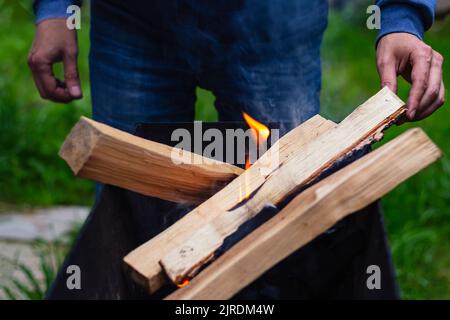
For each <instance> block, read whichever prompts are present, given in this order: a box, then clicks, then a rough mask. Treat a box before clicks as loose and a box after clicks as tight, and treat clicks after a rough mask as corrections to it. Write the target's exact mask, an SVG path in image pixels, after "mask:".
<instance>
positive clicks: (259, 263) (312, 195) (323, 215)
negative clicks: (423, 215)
mask: <svg viewBox="0 0 450 320" xmlns="http://www.w3.org/2000/svg"><path fill="white" fill-rule="evenodd" d="M440 156H441V152H440V150H439V149H438V148H437V147H436V146H435V145H434V144H433V142H432V141H431V140H430V139H429V138H428V137H427V136H426V135H425V133H424V132H423V131H422V130H420V129H411V130H409V131H407V132H406V133H404V134H403V135H401V136H399V137H397V138H396V139H394V140H392V141H390V142H389V143H387V144H385V145H384V146H382V147H380V148H378V149H377V150H375V151H373V152H372V153H370V154H368V155H366V156H364V157H363V158H361V159H359V160H357V161H355V162H353V163H352V164H350V165H348V166H347V167H345V168H344V169H342V170H340V171H338V172H336V173H334V174H333V175H331V176H329V177H327V178H325V179H324V180H322V181H321V182H319V183H317V184H316V185H314V186H312V187H310V188H308V189H306V190H305V191H303V192H302V193H301V194H300V195H298V196H297V197H295V198H294V199H293V200H292V201H291V202H290V203H289V204H288V205H287V206H286V207H285V208H284V209H283V210H281V211H280V212H279V213H278V214H277V215H276V216H275V217H273V218H272V219H270V220H269V221H268V222H266V223H265V224H263V225H262V226H261V227H259V228H258V229H257V230H255V231H254V232H252V233H251V234H250V235H248V236H247V237H246V238H244V239H243V240H242V241H240V242H239V243H238V244H237V245H235V246H234V247H232V248H231V249H230V250H228V251H227V252H226V253H225V254H224V255H223V256H221V257H219V258H218V259H217V260H216V261H214V262H213V263H212V264H211V265H210V266H209V267H207V268H206V269H205V270H203V271H202V272H201V273H200V274H199V275H198V276H197V277H196V278H194V279H193V280H192V281H191V282H190V283H189V284H188V285H187V286H186V287H184V288H182V289H178V290H177V291H175V292H174V293H173V294H171V295H170V296H168V297H167V299H229V298H231V297H232V296H233V295H234V294H236V293H237V292H239V291H240V290H241V289H242V288H244V287H245V286H247V285H248V284H250V283H251V282H253V281H254V280H256V279H257V278H258V277H259V276H260V275H262V274H263V273H264V272H265V271H266V270H268V269H269V268H271V267H272V266H274V265H275V264H276V263H278V262H279V261H281V260H282V259H284V258H285V257H287V256H289V255H290V254H291V253H293V252H294V251H296V250H297V249H298V248H300V247H302V246H304V245H305V244H307V243H308V242H309V241H311V240H313V239H314V238H315V237H317V236H318V235H320V234H321V233H323V232H324V231H326V230H327V229H329V228H330V227H332V226H333V225H334V224H335V223H336V222H338V221H339V220H340V219H342V218H344V217H345V216H347V215H348V214H350V213H352V212H355V211H358V210H360V209H362V208H364V207H365V206H367V205H369V204H370V203H372V202H373V201H375V200H377V199H378V198H380V197H381V196H383V195H384V194H386V193H387V192H389V191H390V190H392V189H393V188H395V187H396V186H397V185H398V184H400V183H401V182H402V181H404V180H406V179H407V178H409V177H410V176H412V175H414V174H415V173H417V172H418V171H420V170H421V169H423V168H425V167H426V166H428V165H429V164H430V163H432V162H434V161H435V160H436V159H438V158H439V157H440Z"/></svg>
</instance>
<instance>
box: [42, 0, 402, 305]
mask: <svg viewBox="0 0 450 320" xmlns="http://www.w3.org/2000/svg"><path fill="white" fill-rule="evenodd" d="M124 3H125V1H121V0H120V1H119V0H110V1H104V0H93V1H92V2H91V6H92V10H91V12H92V14H91V51H90V76H91V94H92V104H93V116H94V118H95V119H96V120H98V121H100V122H104V123H107V124H109V125H111V126H114V127H117V128H119V129H122V130H126V131H128V132H133V131H134V129H135V125H136V124H137V123H140V122H147V123H152V122H153V123H154V122H186V121H192V120H193V119H194V104H195V88H196V87H197V86H200V87H203V88H205V89H208V90H211V91H212V92H213V93H214V94H215V96H216V101H215V107H216V108H217V110H218V113H219V120H221V121H241V120H242V115H241V111H245V112H247V113H249V114H250V115H251V116H253V117H254V118H256V119H257V120H260V121H262V122H266V123H269V122H278V123H280V128H281V134H283V133H285V132H286V131H288V130H290V129H291V128H292V127H293V126H295V125H297V124H299V123H301V122H303V121H305V120H307V119H308V118H310V117H312V116H313V115H315V114H317V113H318V112H319V93H320V87H321V66H320V45H321V41H322V36H323V31H324V30H325V28H326V24H327V1H326V0H314V1H310V0H308V1H302V0H296V1H294V0H292V1H261V0H247V1H244V0H236V1H230V0H228V1H225V0H216V1H201V0H196V1H194V0H167V1H162V0H161V1H159V0H156V1H147V2H144V1H138V0H128V1H126V4H124ZM145 3H146V4H145ZM111 190H113V189H111V188H110V189H108V188H106V192H104V193H103V197H102V198H103V202H102V201H100V203H98V206H97V207H98V208H97V209H96V210H94V211H93V212H92V214H91V218H90V219H89V220H88V223H87V224H86V225H85V227H84V229H83V230H84V232H83V235H82V236H81V237H80V240H79V242H78V244H77V246H75V248H74V249H73V251H72V255H71V257H72V258H69V260H68V261H69V262H70V261H72V260H73V261H75V262H77V261H78V260H80V261H85V263H84V264H83V266H84V267H83V268H92V266H93V265H97V264H100V263H103V264H105V265H109V266H117V265H119V264H120V263H121V259H122V257H123V255H124V254H126V253H127V252H126V250H125V249H123V252H122V251H118V250H119V246H117V245H116V244H114V241H113V242H111V241H110V240H111V239H110V238H109V236H107V235H105V237H104V238H101V237H98V235H97V232H98V230H97V229H98V227H97V226H96V225H95V224H93V221H96V220H95V219H97V220H98V219H100V220H101V223H100V225H102V228H103V230H106V229H105V228H109V229H108V230H115V232H116V234H119V231H118V230H121V228H123V226H124V225H128V224H130V225H132V226H133V228H132V229H133V230H135V231H134V233H133V234H130V232H129V231H126V230H125V231H124V230H122V231H123V232H122V233H121V234H120V237H123V239H126V238H129V237H133V238H137V239H139V240H138V241H136V242H133V247H135V246H138V245H140V244H141V243H143V242H144V241H146V240H148V239H149V238H151V237H153V236H155V235H156V234H157V233H159V232H161V231H162V230H164V229H165V228H167V227H168V226H169V225H170V223H173V222H174V221H176V219H177V218H179V217H180V215H182V214H184V213H185V212H184V213H183V212H180V213H174V214H173V217H172V218H173V219H171V218H170V217H171V216H170V215H169V211H170V210H171V209H170V208H168V207H167V206H166V205H167V203H163V202H162V201H161V200H158V199H151V198H148V197H142V196H140V195H137V194H134V193H126V192H125V193H124V191H123V192H122V193H121V194H122V196H124V195H128V197H129V198H130V199H131V200H128V202H129V203H131V204H133V203H134V204H136V205H135V207H134V209H132V210H131V209H130V210H128V211H127V212H126V214H125V215H124V214H121V215H119V217H120V219H122V220H124V221H125V220H126V221H128V222H126V223H125V222H124V221H122V220H120V219H119V218H115V219H111V221H110V223H109V224H108V223H107V221H109V220H107V217H109V216H110V213H111V212H109V211H108V210H109V209H108V210H106V211H108V212H103V211H104V210H103V209H101V208H103V206H106V207H108V208H109V207H110V206H111V204H112V203H113V200H112V199H110V198H108V195H109V196H111V192H112V191H111ZM114 192H117V191H114ZM125 202H126V201H124V203H125ZM143 203H146V205H145V206H144V205H143ZM124 206H125V204H124ZM160 206H162V207H164V208H165V209H164V214H161V215H155V214H154V213H155V212H153V215H151V214H149V210H150V209H149V208H159V207H160ZM99 208H100V209H101V210H100V209H99ZM136 208H137V209H136ZM139 208H145V210H139ZM154 211H155V210H154ZM156 211H158V210H156ZM102 212H103V213H102ZM101 214H104V215H106V218H105V217H101V216H100V217H99V215H101ZM96 215H97V216H96ZM168 221H169V222H168ZM91 237H93V238H96V239H98V241H94V242H96V243H97V242H98V250H99V251H98V252H104V251H105V250H104V247H108V248H110V250H107V252H108V253H111V255H110V256H108V257H105V258H104V259H102V260H99V259H97V256H98V254H97V251H95V250H94V248H93V245H92V243H93V241H92V239H91ZM123 239H122V240H123ZM115 240H116V241H119V239H118V238H117V239H115ZM122 240H120V241H122ZM102 241H103V242H102ZM86 243H89V246H90V248H91V249H92V250H90V252H91V254H88V253H86V250H84V249H83V248H84V246H85V245H86ZM100 244H101V245H100ZM274 245H276V244H274ZM128 250H129V248H128ZM70 259H72V260H70ZM77 259H78V260H77ZM73 261H72V262H73ZM77 264H78V262H77ZM370 264H376V265H380V267H381V268H382V270H384V272H385V273H384V277H383V290H382V291H380V292H375V291H370V290H368V289H367V288H366V287H365V277H366V273H365V270H366V268H367V266H368V265H370ZM97 269H98V270H103V268H97ZM83 270H85V269H83ZM92 272H93V276H92V277H91V278H92V284H91V286H92V290H91V291H92V292H85V293H83V294H85V297H90V296H91V295H93V296H98V292H97V291H96V288H97V287H101V288H104V287H105V286H106V287H108V285H109V284H110V283H112V282H111V279H109V278H108V279H106V280H105V279H103V278H102V277H101V276H100V275H97V274H96V273H95V270H94V271H92ZM94 275H95V276H94ZM63 276H64V274H63V275H61V276H60V278H61V279H63ZM111 276H113V277H116V278H114V281H117V283H122V280H123V279H122V278H121V276H120V275H115V274H114V275H111ZM393 277H394V273H393V271H392V266H391V262H390V256H389V251H388V249H387V243H386V236H385V234H384V227H383V222H382V216H381V211H380V210H379V208H378V206H377V205H376V204H374V205H372V206H370V207H369V208H368V209H365V210H362V212H361V213H359V214H356V215H352V216H351V217H349V218H347V219H346V220H344V221H343V222H341V223H339V224H338V226H337V227H336V228H334V229H333V232H328V233H325V234H324V235H322V236H320V237H319V238H318V239H316V240H314V241H313V242H312V243H311V244H309V245H308V246H306V247H305V248H302V249H300V250H297V251H296V252H295V253H294V254H292V255H291V256H290V257H288V258H286V259H285V260H284V261H283V262H281V263H280V264H278V265H277V266H276V267H274V268H272V269H271V270H269V271H267V272H266V273H265V274H264V275H263V276H262V277H261V278H260V279H259V280H257V281H255V282H254V283H253V284H252V285H250V286H248V287H247V288H246V289H244V290H243V291H242V292H240V293H239V294H238V295H237V297H238V298H251V299H257V298H258V299H261V298H279V299H280V298H281V299H292V298H303V299H307V298H320V297H321V298H327V297H328V298H361V299H364V298H365V299H377V298H378V299H379V298H384V299H390V298H395V297H397V289H396V286H395V281H394V279H393ZM96 281H97V282H98V284H97V282H96ZM114 281H113V282H114ZM64 283H65V282H64V281H63V280H61V281H59V282H58V281H57V284H56V285H55V286H54V289H53V291H52V292H51V293H50V294H49V297H67V296H66V295H67V294H68V293H67V290H66V289H65V287H64ZM105 283H106V284H107V285H105ZM89 288H90V287H89ZM89 290H90V289H89ZM105 290H106V289H105ZM127 290H128V289H125V288H122V287H120V289H117V290H110V291H111V292H108V293H107V294H105V295H104V297H110V296H114V297H116V296H117V294H118V293H117V292H116V291H118V292H119V293H123V295H124V297H138V296H139V295H135V293H134V292H133V293H129V292H128V291H127ZM69 294H70V296H71V297H72V295H73V293H69ZM120 296H122V295H120Z"/></svg>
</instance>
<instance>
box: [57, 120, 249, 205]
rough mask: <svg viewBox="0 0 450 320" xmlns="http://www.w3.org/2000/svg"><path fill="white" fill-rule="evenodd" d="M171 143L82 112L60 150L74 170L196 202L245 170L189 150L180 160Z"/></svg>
mask: <svg viewBox="0 0 450 320" xmlns="http://www.w3.org/2000/svg"><path fill="white" fill-rule="evenodd" d="M172 151H173V148H172V147H169V146H167V145H164V144H161V143H157V142H153V141H149V140H146V139H142V138H139V137H136V136H134V135H131V134H128V133H126V132H123V131H120V130H118V129H115V128H112V127H110V126H107V125H105V124H102V123H99V122H96V121H94V120H91V119H88V118H85V117H82V118H81V119H80V121H79V122H78V123H77V124H76V125H75V127H74V128H73V129H72V131H71V132H70V134H69V136H68V137H67V138H66V140H65V142H64V144H63V145H62V147H61V150H60V152H59V155H60V156H61V157H62V158H63V159H64V160H66V162H67V163H68V165H69V166H70V168H71V169H72V171H73V172H74V174H75V175H77V176H79V177H83V178H87V179H92V180H95V181H99V182H103V183H106V184H111V185H114V186H118V187H122V188H125V189H129V190H132V191H135V192H138V193H141V194H144V195H147V196H154V197H158V198H161V199H165V200H169V201H174V202H179V203H190V204H192V203H193V204H198V203H201V202H203V201H204V200H206V199H208V198H209V197H210V196H211V195H212V194H214V193H215V192H217V191H218V190H219V189H220V188H222V187H223V186H224V184H226V183H228V182H229V181H231V180H233V179H234V178H236V177H237V176H239V175H240V174H241V173H242V172H243V171H244V170H243V169H241V168H238V167H236V166H233V165H230V164H227V163H224V162H220V161H216V160H212V159H208V158H205V157H202V156H200V155H197V154H194V153H189V152H187V151H185V152H186V153H187V154H189V155H190V156H191V159H192V162H191V163H189V164H176V163H174V162H173V161H172V159H171V154H172Z"/></svg>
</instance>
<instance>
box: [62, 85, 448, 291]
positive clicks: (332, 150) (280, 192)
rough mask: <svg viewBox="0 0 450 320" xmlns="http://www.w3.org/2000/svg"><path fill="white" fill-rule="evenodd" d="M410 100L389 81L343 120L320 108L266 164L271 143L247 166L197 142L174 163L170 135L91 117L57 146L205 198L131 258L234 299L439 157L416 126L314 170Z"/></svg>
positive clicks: (126, 182)
mask: <svg viewBox="0 0 450 320" xmlns="http://www.w3.org/2000/svg"><path fill="white" fill-rule="evenodd" d="M404 111H405V108H404V103H403V102H402V101H401V100H400V99H399V98H398V97H397V96H396V95H395V94H394V93H392V92H391V91H389V89H387V88H385V89H383V90H381V91H380V92H379V93H377V94H376V95H375V96H373V97H372V98H370V99H369V100H368V101H367V102H365V103H364V104H362V105H361V106H359V107H358V108H356V109H355V110H354V112H352V113H351V114H350V115H349V116H348V117H347V118H345V119H344V120H343V121H342V122H340V123H339V124H335V123H333V122H332V121H329V120H326V119H324V118H322V117H321V116H315V117H313V118H311V119H310V120H308V121H306V122H304V123H303V124H301V125H300V126H298V127H297V128H295V129H294V130H292V131H291V132H289V133H288V134H286V135H285V136H283V137H282V138H281V139H280V140H278V142H277V143H276V144H275V145H273V146H272V148H277V150H278V153H277V166H276V167H275V168H273V170H271V171H267V170H261V169H262V168H263V167H264V166H265V165H266V164H267V162H268V161H269V162H270V157H271V156H272V154H273V153H271V152H270V151H271V149H270V150H269V151H268V152H266V153H265V154H264V155H263V156H262V157H261V158H259V159H258V160H257V161H256V162H255V163H254V164H253V165H252V166H251V167H250V168H248V169H247V170H243V169H241V168H238V167H236V166H233V165H231V164H227V163H223V162H219V161H216V160H211V159H206V158H203V157H202V156H201V155H198V154H190V157H191V159H196V161H191V162H189V163H183V164H179V163H178V164H176V163H174V162H173V161H171V156H172V155H173V151H174V149H173V148H172V147H169V146H166V145H162V144H159V143H156V142H153V141H149V140H145V139H141V138H139V137H136V136H133V135H130V134H127V133H124V132H121V131H119V130H116V129H114V128H111V127H109V126H106V125H104V124H100V123H97V122H95V121H93V120H90V119H87V118H82V119H81V120H80V121H79V123H78V124H77V125H76V126H75V127H74V128H73V129H72V132H71V133H70V135H69V136H68V138H67V139H66V141H65V143H64V145H63V146H62V148H61V151H60V155H61V157H63V158H64V159H65V160H66V161H67V163H68V164H69V166H70V167H71V168H72V170H73V171H74V173H75V174H76V175H77V176H80V177H84V178H89V179H93V180H96V181H100V182H103V183H107V184H112V185H116V186H119V187H123V188H126V189H129V190H132V191H136V192H139V193H142V194H144V195H149V196H154V197H159V198H161V199H166V200H170V201H174V202H180V203H189V204H198V206H197V207H196V208H195V209H194V210H192V211H191V212H190V213H189V214H187V215H186V216H184V217H183V218H182V219H180V220H179V221H177V222H176V223H175V224H173V225H172V226H171V227H169V228H168V229H166V230H165V231H163V232H162V233H160V234H159V235H157V236H156V237H154V238H153V239H151V240H150V241H148V242H147V243H145V244H143V245H142V246H140V247H138V248H136V249H135V250H134V251H132V252H131V253H129V254H128V255H127V256H126V257H125V258H124V263H125V265H126V267H127V270H129V273H130V276H131V277H132V279H133V280H134V281H136V282H137V283H138V284H140V285H142V286H143V287H144V288H146V290H148V291H149V292H150V293H153V292H156V291H157V290H158V289H160V288H161V287H162V286H163V285H164V284H165V283H167V282H168V281H171V282H173V283H175V284H177V285H178V286H180V287H182V288H180V289H177V290H176V291H175V292H174V293H173V294H171V295H170V296H168V297H167V298H168V299H227V298H230V297H232V296H233V295H234V294H236V293H237V292H238V291H240V290H241V289H242V288H243V287H245V286H247V285H248V284H250V283H251V282H253V281H254V280H255V279H257V278H258V277H259V276H260V275H261V274H263V273H264V272H265V271H266V270H268V269H269V268H271V267H273V266H274V265H275V264H277V263H278V262H280V261H281V260H282V259H284V258H285V257H287V256H288V255H290V254H291V253H293V252H294V251H296V250H297V249H298V248H300V247H302V246H304V245H305V244H307V243H308V242H309V241H311V240H313V239H314V238H316V237H317V236H318V235H320V234H321V233H323V232H324V231H326V230H327V229H329V228H330V227H332V226H333V225H334V224H336V222H338V221H339V220H341V219H342V218H344V217H345V216H347V215H349V214H351V213H353V212H356V211H358V210H359V209H362V208H364V207H365V206H367V205H369V204H370V203H372V202H373V201H375V200H377V199H379V198H380V197H382V196H383V195H384V194H386V193H387V192H389V191H390V190H392V189H393V188H394V187H396V186H397V185H398V184H399V183H401V182H402V181H404V180H405V179H407V178H409V177H410V176H412V175H413V174H415V173H417V172H418V171H420V170H421V169H423V168H425V167H426V166H428V165H429V164H431V163H432V162H434V161H435V160H436V159H438V158H439V157H440V155H441V152H440V150H439V149H438V148H437V147H436V146H435V145H434V143H433V142H432V141H431V140H430V139H429V138H428V137H427V136H426V134H425V133H424V132H423V131H422V130H421V129H417V128H416V129H410V130H408V131H406V132H405V133H403V134H402V135H400V136H398V137H397V138H395V139H393V140H392V141H390V142H388V143H386V144H384V145H383V146H381V147H379V148H377V149H376V150H375V151H373V152H371V153H369V154H367V155H365V156H363V157H362V158H360V159H358V160H356V161H354V162H353V163H351V164H349V165H347V166H346V167H344V168H343V169H341V170H338V171H337V172H336V173H334V174H331V175H329V176H328V177H326V178H324V179H322V180H320V181H319V182H317V180H318V177H319V176H320V175H321V174H322V173H324V172H326V170H328V169H329V168H330V167H332V166H333V164H335V163H336V162H338V161H340V160H341V159H343V158H344V157H346V156H348V155H350V154H352V153H353V152H355V150H359V149H361V148H363V147H365V146H367V145H368V144H371V143H373V142H375V141H378V140H380V139H381V137H382V132H383V130H385V129H386V128H387V127H389V126H390V125H391V124H393V123H394V122H395V121H396V120H397V119H398V118H399V117H401V116H402V115H403V113H404ZM184 152H186V151H184ZM224 185H225V186H224ZM243 185H245V187H246V190H247V193H248V195H247V196H246V197H245V199H242V192H241V191H240V190H241V189H242V186H243ZM286 203H287V204H286ZM267 204H271V205H275V206H280V205H281V211H280V212H278V213H277V214H276V215H275V216H274V217H272V218H270V219H269V220H268V221H266V222H265V223H263V224H262V225H261V226H259V227H258V228H257V229H256V230H254V231H252V232H250V234H248V235H246V237H244V238H243V239H242V240H240V241H239V242H238V243H237V244H235V245H234V246H232V247H231V248H230V249H229V250H228V251H226V252H225V253H224V254H223V255H221V256H219V257H217V252H218V251H217V250H218V249H219V248H220V247H221V246H222V244H223V242H224V240H225V239H226V238H227V237H229V236H231V235H233V233H235V232H236V230H238V228H239V227H240V226H242V225H243V224H244V223H246V222H247V221H249V220H250V219H252V218H254V217H255V216H257V215H258V214H259V213H260V212H261V211H262V210H263V208H264V207H265V206H267ZM161 214H164V213H163V212H162V213H161ZM205 266H206V267H205ZM186 284H187V285H186Z"/></svg>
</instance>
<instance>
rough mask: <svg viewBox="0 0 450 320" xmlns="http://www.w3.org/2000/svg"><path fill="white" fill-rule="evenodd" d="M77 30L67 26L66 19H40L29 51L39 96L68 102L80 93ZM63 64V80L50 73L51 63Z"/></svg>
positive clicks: (29, 63)
mask: <svg viewBox="0 0 450 320" xmlns="http://www.w3.org/2000/svg"><path fill="white" fill-rule="evenodd" d="M77 55H78V45H77V34H76V31H75V30H69V29H68V28H67V26H66V19H49V20H44V21H42V22H40V23H39V24H38V25H37V28H36V35H35V38H34V41H33V45H32V47H31V50H30V53H29V55H28V65H29V66H30V68H31V71H32V73H33V78H34V82H35V83H36V87H37V88H38V90H39V93H40V95H41V97H42V98H44V99H48V100H51V101H55V102H70V101H72V100H74V99H80V98H81V97H82V92H81V85H80V79H79V77H78V68H77ZM61 61H62V62H63V64H64V82H63V81H60V80H59V79H57V78H56V77H55V75H54V74H53V64H54V63H57V62H61Z"/></svg>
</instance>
